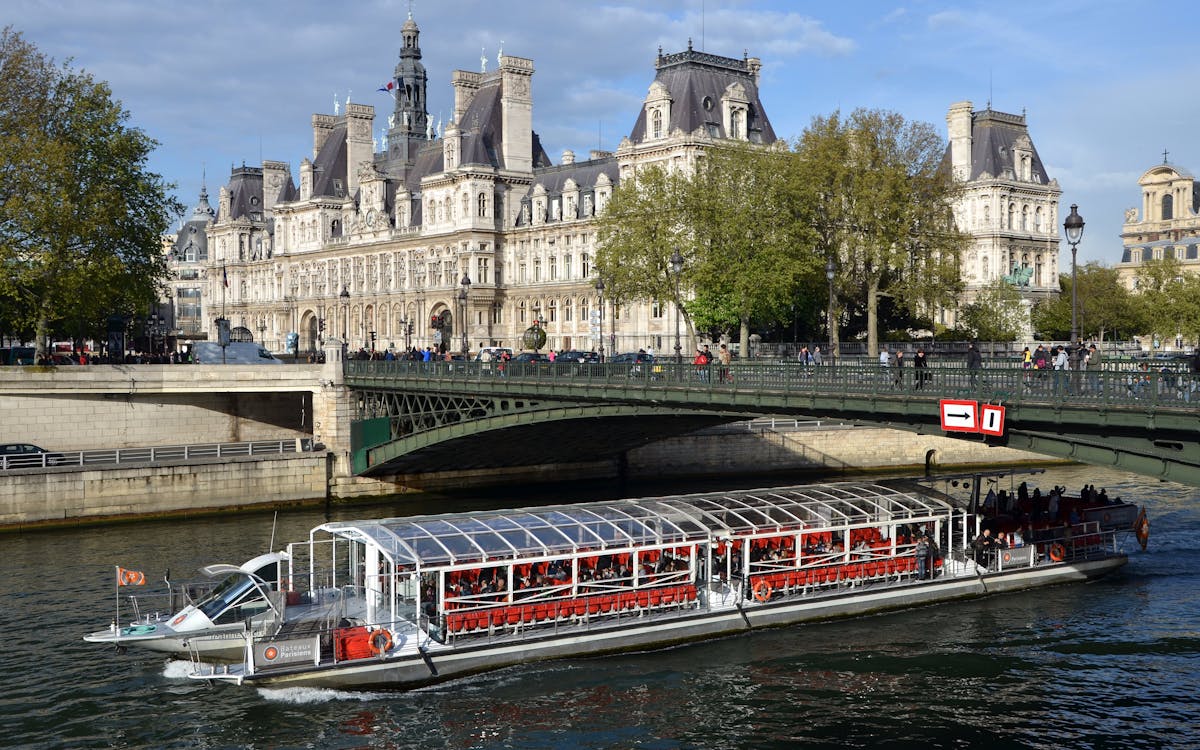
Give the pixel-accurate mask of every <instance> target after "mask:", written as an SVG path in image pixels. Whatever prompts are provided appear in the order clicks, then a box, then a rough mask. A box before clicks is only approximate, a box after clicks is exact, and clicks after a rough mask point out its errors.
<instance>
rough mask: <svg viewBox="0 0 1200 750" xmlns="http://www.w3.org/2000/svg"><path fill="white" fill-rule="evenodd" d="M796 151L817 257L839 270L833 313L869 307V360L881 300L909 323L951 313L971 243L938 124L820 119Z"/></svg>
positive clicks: (875, 115)
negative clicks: (958, 221) (946, 309)
mask: <svg viewBox="0 0 1200 750" xmlns="http://www.w3.org/2000/svg"><path fill="white" fill-rule="evenodd" d="M797 150H798V152H799V156H800V159H799V163H800V165H801V179H800V183H801V185H802V189H803V190H804V191H805V192H806V193H807V199H808V200H809V201H810V202H812V205H813V207H814V210H812V211H810V212H809V215H810V216H811V217H813V222H814V228H815V230H816V236H817V237H818V238H819V242H818V247H817V252H818V253H821V254H822V255H823V256H824V257H825V258H827V259H829V260H832V261H833V264H834V267H835V287H836V292H837V303H836V304H837V305H838V307H839V310H840V309H841V307H842V306H854V305H856V304H859V305H861V306H862V313H863V317H864V318H865V329H866V331H865V332H866V335H867V345H868V349H869V351H870V352H871V353H872V354H875V353H878V342H879V333H880V328H881V326H880V301H881V299H882V298H884V297H887V298H889V299H890V300H891V304H890V307H891V308H892V309H893V311H894V312H903V313H905V314H907V315H908V316H910V317H911V318H916V317H919V316H921V315H929V313H930V311H931V310H932V309H933V308H935V307H937V306H952V305H954V303H955V301H956V299H957V294H958V292H959V291H960V290H961V281H960V273H959V259H960V257H961V254H962V251H963V249H964V247H965V246H966V243H967V237H966V236H965V235H963V234H962V233H961V232H959V231H958V230H957V229H956V228H955V226H954V222H953V218H952V214H951V207H952V204H953V201H954V199H955V197H956V196H957V191H958V186H957V185H956V183H955V182H954V180H953V178H952V175H951V174H950V171H949V169H947V168H946V167H945V165H944V163H943V162H944V159H943V157H944V154H945V150H946V146H945V142H944V141H943V140H942V139H941V137H940V136H939V135H938V134H937V132H936V131H935V130H934V128H933V126H932V125H930V124H928V123H922V122H908V121H906V120H905V119H904V117H902V116H901V115H899V114H896V113H894V112H885V111H880V110H864V109H860V110H856V111H855V112H853V113H852V114H851V115H850V116H849V117H846V118H843V117H842V116H841V114H840V113H836V112H835V113H834V114H832V115H829V116H826V117H817V118H815V119H814V120H813V122H812V124H811V125H810V126H809V128H808V129H807V130H806V131H805V132H804V134H803V135H802V136H801V138H800V142H799V144H798V146H797ZM850 315H851V316H852V315H853V313H850ZM839 317H841V316H839Z"/></svg>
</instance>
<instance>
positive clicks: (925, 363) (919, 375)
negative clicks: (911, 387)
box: [913, 346, 929, 390]
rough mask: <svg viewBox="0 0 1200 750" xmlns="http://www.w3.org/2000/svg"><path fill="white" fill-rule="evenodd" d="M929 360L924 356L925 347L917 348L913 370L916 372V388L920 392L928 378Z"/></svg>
mask: <svg viewBox="0 0 1200 750" xmlns="http://www.w3.org/2000/svg"><path fill="white" fill-rule="evenodd" d="M928 367H929V360H928V358H927V357H926V356H925V347H923V346H918V347H917V354H916V356H914V357H913V369H914V370H915V371H916V373H915V376H916V388H917V390H921V389H922V388H924V387H925V380H926V379H927V378H928V377H929V370H928V369H927V368H928Z"/></svg>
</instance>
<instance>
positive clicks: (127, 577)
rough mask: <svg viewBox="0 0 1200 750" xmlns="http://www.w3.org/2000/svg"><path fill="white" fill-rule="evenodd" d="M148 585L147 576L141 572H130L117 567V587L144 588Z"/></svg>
mask: <svg viewBox="0 0 1200 750" xmlns="http://www.w3.org/2000/svg"><path fill="white" fill-rule="evenodd" d="M145 584H146V574H145V573H143V572H141V571H140V570H130V569H128V568H122V567H120V566H117V585H118V586H144V585H145Z"/></svg>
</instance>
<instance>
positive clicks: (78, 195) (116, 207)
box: [0, 27, 182, 351]
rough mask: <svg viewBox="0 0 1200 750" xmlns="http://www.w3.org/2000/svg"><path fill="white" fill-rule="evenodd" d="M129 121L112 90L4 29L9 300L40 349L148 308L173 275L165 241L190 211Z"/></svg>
mask: <svg viewBox="0 0 1200 750" xmlns="http://www.w3.org/2000/svg"><path fill="white" fill-rule="evenodd" d="M129 118H130V115H129V112H127V111H126V110H125V109H124V108H123V107H122V106H121V105H120V103H119V102H117V101H115V100H113V98H112V92H111V91H110V90H109V88H108V86H107V85H106V84H104V83H102V82H97V81H95V80H93V78H92V77H91V76H90V75H89V74H87V73H85V72H79V71H73V70H71V69H70V67H69V64H63V65H62V66H61V67H58V66H55V64H54V62H53V61H52V60H51V59H49V58H47V57H46V56H45V55H43V54H42V53H41V52H39V51H38V50H37V48H36V47H35V46H34V45H32V44H30V43H28V42H26V41H25V39H24V38H23V37H22V36H21V34H19V33H18V32H15V31H14V30H13V29H12V28H11V27H9V28H5V29H4V30H3V31H2V32H0V267H2V268H3V271H4V273H3V274H0V299H3V300H5V301H7V302H8V305H7V306H6V309H5V310H4V313H5V314H6V315H7V316H8V320H7V321H6V327H8V328H10V329H11V330H15V331H32V332H33V334H34V336H35V339H36V341H37V345H38V348H39V351H41V350H42V349H43V348H44V347H45V344H46V341H47V339H48V337H49V335H50V334H51V333H52V332H55V333H71V334H73V335H75V336H83V335H88V334H91V335H96V334H98V333H99V332H100V331H101V330H103V323H104V320H105V319H106V318H107V317H108V316H109V315H112V314H125V315H131V314H134V313H136V312H138V311H142V310H145V309H146V308H147V307H148V306H149V304H150V303H151V302H153V301H154V300H155V298H156V296H157V292H158V291H159V290H160V288H161V287H162V284H163V282H164V281H165V279H166V277H167V267H166V259H165V257H164V256H163V253H162V244H161V241H160V237H161V235H162V233H163V232H164V231H165V230H166V229H167V227H168V226H169V224H170V222H171V221H172V219H173V218H174V217H175V216H177V215H179V214H180V213H181V212H182V206H181V205H180V204H179V203H178V202H177V201H175V200H174V199H173V198H172V197H169V196H168V190H169V189H170V187H171V186H170V185H167V184H165V183H164V182H163V180H162V178H161V177H160V176H159V175H157V174H154V173H152V172H150V171H148V170H147V161H148V159H149V156H150V153H151V151H152V150H153V148H154V147H155V146H156V145H157V144H156V143H155V142H154V141H153V140H152V139H150V138H149V137H147V136H146V135H145V134H144V133H143V132H142V131H141V130H139V129H137V128H133V127H130V126H129V125H128V121H129Z"/></svg>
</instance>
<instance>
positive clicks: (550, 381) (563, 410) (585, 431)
mask: <svg viewBox="0 0 1200 750" xmlns="http://www.w3.org/2000/svg"><path fill="white" fill-rule="evenodd" d="M921 374H922V373H921V372H920V371H918V370H915V369H913V368H911V367H910V368H908V369H906V370H905V372H904V373H903V377H902V378H901V379H899V380H897V378H896V371H895V369H888V370H886V371H885V370H883V369H882V368H880V367H878V366H871V365H836V366H835V365H821V366H812V367H806V366H803V365H800V364H798V363H770V364H757V363H745V364H742V363H738V364H735V366H733V367H731V368H728V369H722V368H720V367H719V366H717V365H711V366H709V367H703V368H697V367H695V366H693V365H692V364H690V363H685V364H680V365H676V364H673V363H663V362H662V360H660V361H659V362H658V363H655V364H653V365H645V364H642V365H615V364H603V365H598V364H579V363H554V364H549V365H547V364H537V363H532V364H526V363H511V362H510V363H508V364H507V365H506V366H505V367H504V368H503V369H501V368H500V366H499V365H498V364H497V363H494V362H493V363H478V362H462V361H455V362H427V363H422V362H407V361H395V362H386V361H361V360H351V361H347V362H346V363H345V370H344V382H345V385H347V386H349V387H350V389H351V393H352V396H353V399H354V403H353V407H352V410H353V422H352V424H351V429H350V438H351V445H350V447H351V465H352V468H353V471H354V472H355V473H356V474H359V475H363V476H373V475H375V476H384V475H387V474H394V473H403V472H421V471H439V470H447V469H472V468H474V469H486V468H489V467H502V466H524V465H534V464H545V463H550V462H554V463H569V462H571V461H576V460H578V461H584V460H594V459H597V458H604V457H609V456H616V455H620V454H621V453H622V452H624V451H627V450H629V449H631V448H635V447H638V446H641V445H644V444H647V443H649V442H652V441H654V440H658V439H661V438H663V437H667V436H671V435H678V434H684V433H687V432H691V431H693V430H696V429H699V428H702V427H706V426H710V425H714V424H719V423H723V422H731V421H738V420H744V419H747V418H750V417H754V416H758V415H763V414H772V415H787V416H803V417H807V418H820V419H836V420H842V421H846V422H852V423H857V424H869V425H876V426H884V427H891V428H896V429H902V430H908V431H911V432H915V433H927V434H928V433H933V434H943V429H942V411H941V409H940V407H939V404H940V402H941V401H942V400H944V399H957V400H966V401H974V402H976V403H979V404H992V405H999V406H1003V407H1004V412H1005V425H1004V430H1003V434H1001V435H994V436H984V435H982V434H979V433H971V434H969V435H967V434H964V435H959V434H958V433H945V434H948V435H951V436H960V437H962V438H963V439H968V440H976V441H982V442H986V443H987V444H990V445H1004V446H1008V447H1011V448H1017V449H1022V450H1027V451H1031V452H1035V453H1040V454H1043V455H1046V456H1051V457H1058V458H1065V459H1070V460H1074V461H1079V462H1082V463H1089V464H1095V465H1101V466H1108V467H1113V468H1117V469H1121V470H1124V471H1129V472H1133V473H1137V474H1142V475H1145V476H1153V477H1159V478H1162V479H1169V480H1172V481H1176V482H1180V483H1184V484H1189V485H1192V486H1200V444H1198V442H1197V436H1198V435H1200V409H1198V407H1200V390H1196V391H1193V388H1195V387H1196V385H1197V384H1196V383H1195V382H1194V381H1193V380H1192V378H1190V377H1185V376H1179V375H1175V374H1171V373H1155V372H1117V371H1103V372H1055V371H1047V370H1022V369H1009V368H998V369H984V370H975V371H970V370H966V369H962V368H955V367H932V368H929V369H927V370H925V371H924V373H923V374H924V376H925V377H920V375H921ZM1193 399H1196V402H1193Z"/></svg>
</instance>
